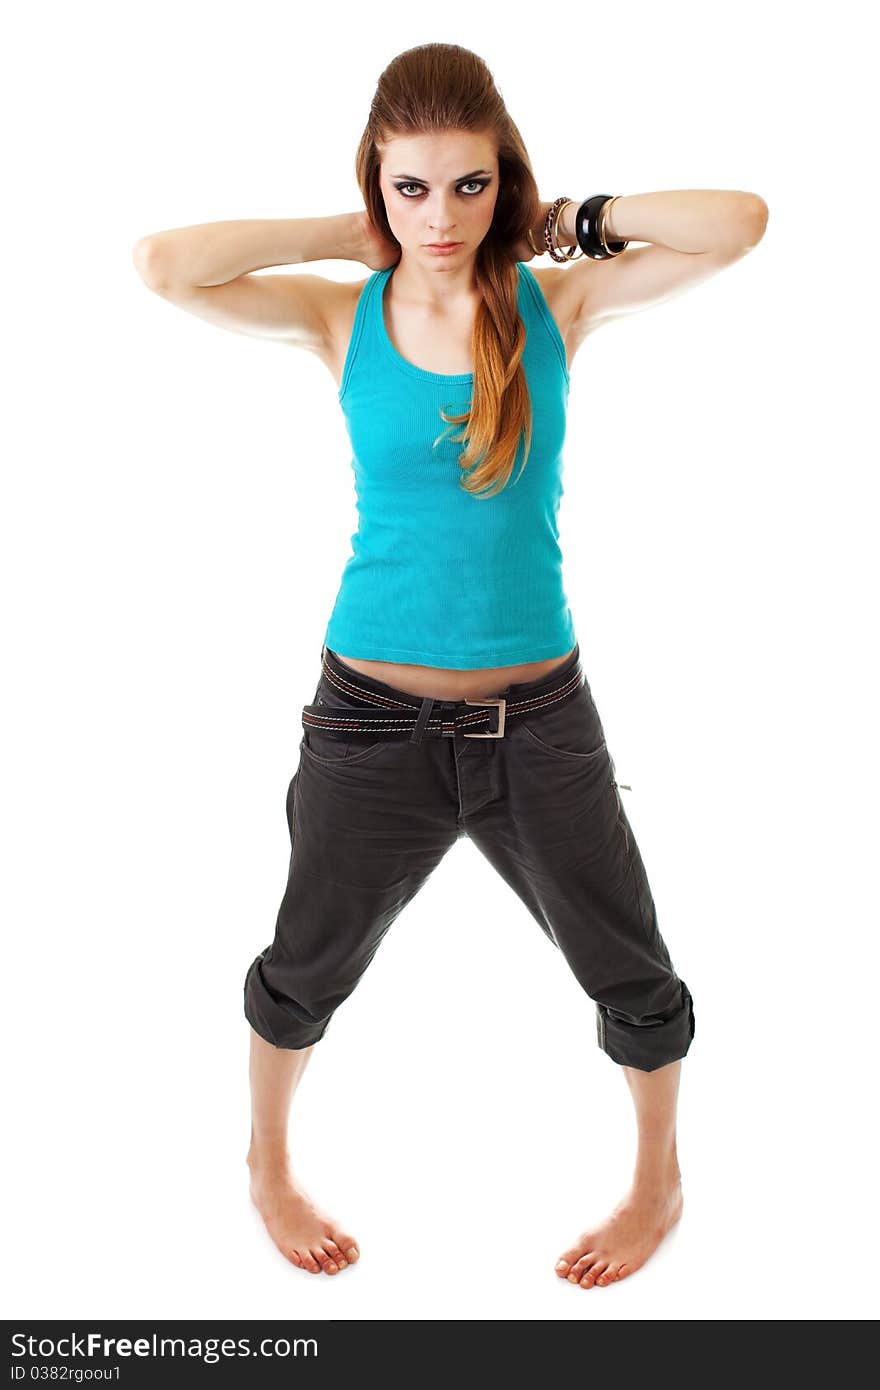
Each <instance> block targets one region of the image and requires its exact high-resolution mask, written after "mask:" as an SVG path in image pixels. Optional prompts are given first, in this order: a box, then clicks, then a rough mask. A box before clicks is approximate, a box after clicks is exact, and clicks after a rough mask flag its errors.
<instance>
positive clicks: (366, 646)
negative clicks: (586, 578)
mask: <svg viewBox="0 0 880 1390" xmlns="http://www.w3.org/2000/svg"><path fill="white" fill-rule="evenodd" d="M393 270H394V266H391V267H389V268H388V269H386V270H377V271H375V272H374V274H372V275H371V276H370V278H369V280H367V282H366V284H365V285H364V287H363V289H362V291H361V294H360V297H359V299H358V303H357V309H356V312H355V319H354V325H353V328H352V334H351V340H350V342H349V346H348V352H347V354H346V359H345V365H344V368H343V374H342V380H341V382H340V386H339V393H338V394H339V403H340V405H341V406H342V410H343V414H344V415H345V421H346V427H347V429H348V434H349V438H350V440H351V444H352V448H353V451H354V453H353V458H352V461H351V466H352V468H353V470H354V482H355V492H356V498H357V511H358V529H357V531H356V532H355V534H354V535H353V536H352V537H351V551H352V553H351V555H350V557H349V559H348V560H347V562H346V565H345V568H344V570H343V574H342V581H341V584H340V586H339V590H338V593H337V596H336V601H335V603H334V606H333V610H332V612H331V614H330V620H329V622H328V624H327V628H326V632H325V637H324V643H325V646H327V647H330V648H331V649H332V650H333V651H336V652H339V653H340V654H342V655H343V656H353V657H360V658H368V659H371V660H374V661H395V662H403V663H408V664H409V663H411V664H416V665H420V666H439V667H449V668H455V669H459V670H471V669H476V668H480V667H494V666H515V665H519V664H520V663H521V662H528V661H543V660H546V659H547V658H550V657H554V656H562V655H564V654H565V653H566V652H568V651H570V650H571V648H572V647H574V645H575V641H576V638H575V632H574V623H573V620H572V615H571V612H570V610H569V606H568V602H567V599H566V596H565V591H564V587H563V579H562V554H561V551H560V547H559V531H558V527H557V514H558V510H559V502H560V499H561V497H562V493H563V486H562V446H563V442H564V439H565V425H566V408H567V405H568V392H569V385H570V378H569V372H568V368H567V365H566V360H565V346H564V344H563V341H562V336H561V334H560V332H559V329H558V328H557V326H556V322H555V320H554V318H553V316H552V314H551V313H550V309H549V306H548V304H547V301H546V299H545V298H544V294H543V292H542V290H541V288H540V286H539V284H538V281H537V279H536V277H535V276H534V275H533V274H532V272H531V271H530V270H529V268H528V266H527V265H526V264H525V263H524V262H521V261H518V262H517V270H518V274H519V283H518V291H517V294H518V302H519V312H520V314H521V316H522V319H523V323H524V324H525V330H526V343H525V348H524V349H523V367H524V370H525V374H526V381H527V383H528V387H529V394H530V396H531V402H532V441H531V450H530V453H529V457H528V460H527V462H526V466H525V469H524V471H523V472H522V473H521V474H520V469H521V468H522V461H523V455H524V448H525V446H524V440H523V438H522V437H521V438H520V441H519V448H518V451H517V456H516V459H515V462H514V466H513V472H512V473H511V477H510V481H509V482H508V483H507V485H506V486H505V487H504V488H503V490H502V491H501V492H499V493H498V494H497V495H496V496H495V497H485V498H479V497H474V496H473V495H472V494H470V493H468V492H466V491H465V490H464V488H463V487H462V486H461V482H462V479H463V477H464V474H463V471H462V469H461V467H460V465H459V462H458V459H459V455H460V454H461V452H462V451H463V448H464V445H463V443H461V442H458V443H456V442H452V441H451V440H450V439H449V438H447V437H444V438H443V439H442V441H441V442H440V443H439V444H438V445H437V447H436V448H432V445H433V443H434V441H435V440H436V439H437V437H438V436H439V435H441V434H443V433H444V432H445V431H449V432H450V433H453V434H457V433H461V432H462V430H463V429H466V426H462V425H458V426H451V427H450V426H449V425H448V424H447V422H446V421H445V420H443V419H442V417H441V415H440V407H441V406H442V407H443V408H444V409H445V410H446V411H447V413H450V414H461V413H463V412H464V411H465V410H467V409H469V407H470V393H471V390H472V388H473V373H472V372H468V373H463V374H461V375H446V374H440V373H438V372H428V371H424V370H423V369H422V368H421V367H416V366H414V365H413V363H411V362H409V361H407V360H406V358H404V357H402V356H401V355H400V354H399V353H398V351H397V349H396V348H395V347H394V345H393V343H392V342H391V339H390V337H389V335H388V330H387V328H386V326H385V315H384V292H385V286H386V284H387V283H388V280H389V278H390V276H391V273H392V271H393Z"/></svg>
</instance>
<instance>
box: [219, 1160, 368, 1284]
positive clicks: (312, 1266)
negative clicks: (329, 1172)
mask: <svg viewBox="0 0 880 1390" xmlns="http://www.w3.org/2000/svg"><path fill="white" fill-rule="evenodd" d="M247 1164H248V1168H249V1169H250V1172H251V1181H250V1193H251V1200H252V1201H253V1203H254V1206H255V1207H256V1208H257V1211H258V1212H259V1213H260V1215H261V1216H262V1218H263V1220H264V1222H265V1223H266V1229H267V1231H268V1232H269V1235H270V1236H271V1237H272V1239H273V1240H274V1242H275V1244H276V1245H277V1246H278V1249H279V1250H280V1251H281V1253H282V1255H284V1257H285V1259H288V1260H290V1262H291V1264H295V1265H296V1266H297V1267H298V1268H299V1269H306V1270H308V1271H309V1273H310V1274H320V1273H321V1270H323V1271H324V1273H325V1274H338V1273H339V1271H340V1270H341V1269H345V1267H346V1265H349V1264H354V1262H355V1261H356V1260H357V1259H358V1258H359V1256H360V1251H359V1250H358V1247H357V1245H356V1243H355V1241H354V1238H353V1237H352V1236H350V1235H347V1234H346V1233H345V1231H344V1230H343V1228H342V1227H341V1226H340V1225H339V1223H338V1222H336V1221H334V1220H333V1218H332V1217H331V1216H328V1215H327V1213H326V1212H324V1211H322V1210H321V1208H320V1207H317V1206H316V1205H315V1203H314V1202H313V1201H312V1199H311V1198H310V1197H309V1195H308V1193H307V1192H305V1190H304V1189H303V1188H302V1187H300V1185H299V1183H298V1182H296V1180H295V1179H294V1176H293V1173H292V1172H291V1169H290V1165H289V1163H287V1162H283V1161H281V1160H274V1161H273V1162H271V1163H267V1162H261V1161H259V1160H257V1159H255V1158H254V1157H253V1156H252V1155H251V1154H248V1158H247Z"/></svg>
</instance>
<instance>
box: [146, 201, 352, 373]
mask: <svg viewBox="0 0 880 1390" xmlns="http://www.w3.org/2000/svg"><path fill="white" fill-rule="evenodd" d="M363 226H364V214H363V213H338V214H336V215H334V216H331V217H300V218H293V219H288V218H272V219H268V220H256V221H236V222H206V223H203V224H202V225H199V226H194V227H180V228H176V229H174V230H171V231H167V232H157V233H155V234H154V235H152V236H147V237H142V238H141V240H140V241H139V242H137V243H136V245H135V247H134V249H133V251H132V260H133V262H134V265H135V267H136V269H137V271H138V273H139V275H140V277H141V279H142V280H143V281H144V284H145V285H147V287H148V288H149V289H151V290H153V291H154V293H156V294H159V295H161V296H162V298H163V299H167V300H169V301H170V302H171V303H172V304H175V305H177V307H178V308H180V309H185V310H187V312H189V313H191V314H195V315H197V316H198V317H199V318H203V319H206V320H207V321H208V322H210V323H215V324H217V325H218V327H220V328H228V329H230V330H232V331H233V332H237V333H246V334H249V335H251V336H253V337H259V338H276V339H279V340H280V341H282V342H286V343H290V344H292V345H294V346H296V347H304V348H307V349H309V350H311V351H313V352H316V353H318V354H319V355H321V354H324V353H325V351H326V350H327V347H328V345H329V340H330V330H329V320H330V317H331V312H332V304H333V299H334V296H336V295H340V294H343V293H344V292H345V290H346V286H345V284H341V285H340V284H339V283H338V282H336V281H334V280H328V279H326V278H324V277H322V276H320V275H304V274H298V275H254V274H253V273H252V272H253V271H255V270H263V269H265V268H266V267H267V266H274V265H301V264H303V263H305V262H306V261H317V260H321V261H325V260H353V261H359V260H361V259H363V257H364V256H365V255H367V254H369V252H368V247H367V241H366V239H365V237H364V232H363Z"/></svg>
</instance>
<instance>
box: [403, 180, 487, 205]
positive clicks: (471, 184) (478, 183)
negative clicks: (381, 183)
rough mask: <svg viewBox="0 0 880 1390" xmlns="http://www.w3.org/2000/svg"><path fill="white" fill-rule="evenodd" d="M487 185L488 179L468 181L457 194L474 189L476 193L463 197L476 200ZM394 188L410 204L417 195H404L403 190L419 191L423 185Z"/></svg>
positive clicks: (460, 187)
mask: <svg viewBox="0 0 880 1390" xmlns="http://www.w3.org/2000/svg"><path fill="white" fill-rule="evenodd" d="M488 183H489V179H468V180H467V181H466V182H465V183H463V184H460V185H459V192H463V191H464V189H465V188H475V189H476V193H466V194H465V197H466V198H477V197H479V195H480V194H481V193H482V191H483V189H484V188H485V187H486V185H487V184H488ZM394 187H395V188H396V189H397V191H398V192H399V193H402V194H403V196H404V198H407V199H408V200H409V201H410V202H412V201H414V200H415V199H416V198H417V197H418V196H419V195H418V193H413V194H409V193H404V192H403V190H404V189H405V188H416V189H421V188H423V187H424V184H421V183H396V184H395V185H394Z"/></svg>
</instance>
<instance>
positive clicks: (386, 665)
mask: <svg viewBox="0 0 880 1390" xmlns="http://www.w3.org/2000/svg"><path fill="white" fill-rule="evenodd" d="M334 650H335V648H334ZM573 651H574V647H572V648H571V651H568V652H565V654H564V655H563V656H553V657H549V658H548V659H547V660H546V661H527V662H525V663H524V664H523V665H521V666H489V667H481V668H480V669H479V670H473V671H456V670H450V669H447V668H446V667H440V666H410V665H408V664H405V663H404V664H399V663H398V662H396V661H369V660H366V659H362V658H360V657H355V656H346V655H345V653H344V652H336V655H337V656H338V657H339V659H340V660H341V661H344V662H345V664H346V665H347V666H351V667H352V668H353V669H354V670H355V671H360V673H361V675H363V676H372V677H373V679H374V680H377V681H384V682H385V684H386V685H393V686H394V687H395V689H397V690H405V691H406V693H407V694H408V695H434V696H436V697H437V699H439V700H482V699H483V698H485V696H487V695H497V694H498V692H499V691H501V690H504V688H505V687H506V686H508V685H516V684H518V683H519V682H520V681H537V680H541V678H542V677H543V676H549V675H550V673H551V671H554V670H555V669H556V667H557V666H561V665H562V664H563V663H564V662H565V661H567V660H568V658H569V657H570V656H571V653H572V652H573Z"/></svg>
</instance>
